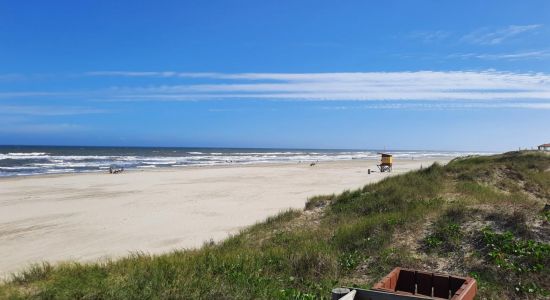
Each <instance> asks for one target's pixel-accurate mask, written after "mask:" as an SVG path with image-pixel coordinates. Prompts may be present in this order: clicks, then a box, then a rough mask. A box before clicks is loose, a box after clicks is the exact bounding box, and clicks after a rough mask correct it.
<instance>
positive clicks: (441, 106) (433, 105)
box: [318, 102, 550, 110]
mask: <svg viewBox="0 0 550 300" xmlns="http://www.w3.org/2000/svg"><path fill="white" fill-rule="evenodd" d="M318 108H319V109H322V110H358V109H359V110H373V109H386V110H387V109H407V110H467V109H486V108H510V109H549V110H550V103H544V102H527V103H522V102H497V103H494V102H493V103H491V102H462V103H452V102H451V103H449V102H447V103H444V102H423V103H404V102H399V103H396V102H377V103H370V104H366V105H360V106H339V105H336V106H321V107H318Z"/></svg>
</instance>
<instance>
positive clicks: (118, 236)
mask: <svg viewBox="0 0 550 300" xmlns="http://www.w3.org/2000/svg"><path fill="white" fill-rule="evenodd" d="M433 161H434V160H430V159H426V160H414V161H412V160H407V161H396V165H395V167H394V172H393V173H392V174H399V173H403V172H406V171H408V170H411V169H416V168H419V167H420V165H421V164H422V165H423V166H424V167H426V166H428V165H430V164H431V163H432V162H433ZM439 161H440V162H442V163H445V162H446V160H439ZM368 168H371V169H372V170H374V169H376V162H375V161H364V160H362V161H359V160H352V161H342V162H323V163H320V164H317V165H316V166H314V167H310V166H309V164H306V163H302V164H282V165H254V166H231V167H197V168H171V169H164V170H148V171H131V172H125V173H123V174H116V175H110V174H103V173H101V174H100V173H88V174H69V175H54V176H52V175H47V176H34V177H25V178H3V179H0V276H6V275H7V274H9V273H11V272H17V271H19V270H21V269H22V268H25V267H27V266H28V265H29V264H31V263H36V262H41V261H49V262H59V261H66V260H76V261H85V262H87V261H95V260H98V259H105V258H116V257H120V256H124V255H128V254H129V253H130V252H135V251H140V252H146V253H155V254H156V253H163V252H167V251H170V250H174V249H178V248H191V247H198V246H200V245H201V244H202V243H203V242H204V241H208V240H210V239H213V240H220V239H223V238H225V237H227V236H228V235H229V234H232V233H236V232H238V231H239V229H240V228H243V227H244V226H247V225H251V224H254V223H255V222H258V221H261V220H263V219H265V218H266V217H268V216H270V215H274V214H276V213H278V212H279V211H281V210H284V209H286V208H290V207H292V208H302V207H303V206H304V204H305V202H306V200H307V198H308V197H311V196H315V195H319V194H331V193H339V192H342V191H344V190H346V189H354V188H358V187H361V186H363V185H364V184H366V183H369V182H375V181H378V180H380V179H382V178H384V177H386V176H388V173H383V174H381V173H373V174H370V175H369V174H367V169H368Z"/></svg>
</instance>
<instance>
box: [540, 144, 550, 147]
mask: <svg viewBox="0 0 550 300" xmlns="http://www.w3.org/2000/svg"><path fill="white" fill-rule="evenodd" d="M539 147H550V143H549V144H542V145H539Z"/></svg>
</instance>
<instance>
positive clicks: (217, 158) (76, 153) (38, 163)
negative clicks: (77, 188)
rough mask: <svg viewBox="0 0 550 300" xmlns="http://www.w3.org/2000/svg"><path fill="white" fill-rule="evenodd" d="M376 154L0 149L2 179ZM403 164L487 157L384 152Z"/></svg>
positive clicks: (374, 152) (374, 156)
mask: <svg viewBox="0 0 550 300" xmlns="http://www.w3.org/2000/svg"><path fill="white" fill-rule="evenodd" d="M378 152H379V151H377V150H324V149H264V148H262V149H252V148H249V149H236V148H163V147H162V148H154V147H78V146H0V177H5V176H28V175H38V174H60V173H80V172H108V170H109V168H110V167H113V168H124V169H127V170H132V169H151V168H174V167H176V168H178V167H189V166H219V165H234V164H240V165H244V164H255V163H298V162H317V161H318V162H322V161H336V160H352V159H378V157H379V155H378V154H377V153H378ZM385 152H388V153H392V154H393V155H394V157H395V158H398V159H400V158H401V159H419V158H423V157H456V156H466V155H484V154H488V153H482V152H460V151H385Z"/></svg>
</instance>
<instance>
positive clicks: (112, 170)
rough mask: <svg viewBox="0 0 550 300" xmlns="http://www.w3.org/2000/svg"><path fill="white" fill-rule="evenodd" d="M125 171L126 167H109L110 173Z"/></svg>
mask: <svg viewBox="0 0 550 300" xmlns="http://www.w3.org/2000/svg"><path fill="white" fill-rule="evenodd" d="M122 172H124V167H122V168H120V169H113V167H112V166H110V167H109V174H118V173H122Z"/></svg>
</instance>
